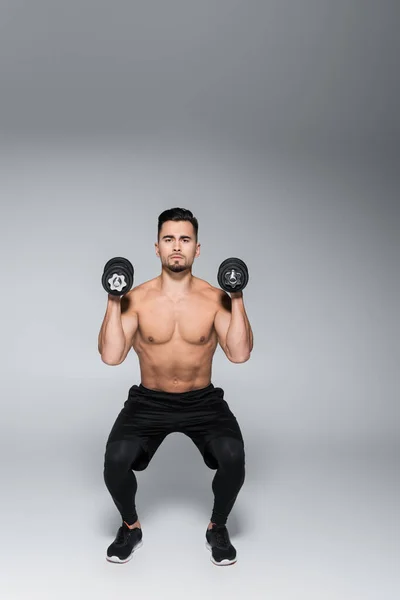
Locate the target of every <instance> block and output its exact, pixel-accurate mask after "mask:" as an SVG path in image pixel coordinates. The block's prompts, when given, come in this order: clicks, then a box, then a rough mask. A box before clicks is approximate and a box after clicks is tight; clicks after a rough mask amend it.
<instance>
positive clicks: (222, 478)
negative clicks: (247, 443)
mask: <svg viewBox="0 0 400 600" xmlns="http://www.w3.org/2000/svg"><path fill="white" fill-rule="evenodd" d="M207 450H208V452H209V453H210V454H211V455H212V456H213V457H214V459H215V460H216V462H217V463H218V468H217V472H216V474H215V476H214V479H213V481H212V490H213V492H214V507H213V511H212V514H211V521H212V522H213V523H217V525H225V524H226V521H227V518H228V515H229V513H230V512H231V510H232V507H233V505H234V503H235V500H236V497H237V495H238V493H239V490H240V488H241V487H242V485H243V482H244V479H245V460H244V451H243V444H242V443H241V442H240V441H239V440H237V439H235V438H230V437H220V438H215V439H213V440H211V441H210V442H208V444H207ZM142 452H143V448H142V444H141V441H140V439H139V438H136V439H129V440H121V441H117V442H112V443H110V444H109V445H108V446H107V451H106V454H105V461H104V481H105V483H106V486H107V489H108V491H109V492H110V494H111V496H112V499H113V500H114V503H115V505H116V507H117V508H118V510H119V512H120V514H121V517H122V519H123V520H124V521H126V523H128V524H129V525H132V524H133V523H135V522H136V521H137V520H138V515H137V512H136V505H135V496H136V492H137V487H138V486H137V479H136V476H135V474H134V473H133V470H132V469H134V468H135V461H138V460H139V462H140V456H141V453H142Z"/></svg>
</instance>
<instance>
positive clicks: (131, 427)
mask: <svg viewBox="0 0 400 600" xmlns="http://www.w3.org/2000/svg"><path fill="white" fill-rule="evenodd" d="M168 433H169V432H168V430H167V429H166V428H163V427H162V426H161V425H160V423H158V424H155V423H153V422H152V420H151V419H150V418H149V415H148V411H145V412H144V414H143V413H141V411H140V405H139V403H132V402H128V401H127V402H126V403H125V405H124V408H123V409H122V410H121V411H120V413H119V415H118V416H117V418H116V420H115V422H114V425H113V427H112V429H111V431H110V434H109V436H108V438H107V442H106V453H107V450H108V449H109V448H110V447H111V446H112V447H114V448H115V445H116V443H118V442H123V441H126V442H130V441H132V442H135V443H136V442H139V443H140V445H141V448H142V452H140V453H139V454H138V456H137V457H136V459H135V460H134V461H133V462H132V467H131V468H132V469H134V470H136V471H142V470H143V469H145V468H146V467H147V466H148V464H149V463H150V461H151V459H152V458H153V456H154V454H155V453H156V451H157V449H158V448H159V446H160V445H161V443H162V442H163V440H164V438H165V437H166V435H168Z"/></svg>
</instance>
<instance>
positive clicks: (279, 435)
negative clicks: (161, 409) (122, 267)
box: [0, 0, 400, 600]
mask: <svg viewBox="0 0 400 600" xmlns="http://www.w3.org/2000/svg"><path fill="white" fill-rule="evenodd" d="M0 6H1V8H0V10H1V13H0V86H1V98H0V136H1V137H0V154H1V157H0V198H1V220H0V244H1V254H2V257H3V294H2V297H1V315H2V323H1V330H2V334H3V335H2V339H3V344H2V345H1V348H0V359H1V365H2V377H1V391H2V394H1V397H2V419H1V425H0V427H1V438H0V444H1V450H2V452H1V457H2V460H1V470H2V483H3V485H2V489H3V493H2V497H1V500H0V508H1V514H0V527H1V532H2V540H3V543H2V549H1V554H2V558H3V561H4V560H6V561H7V564H9V566H8V567H7V568H5V569H4V572H3V574H2V575H1V576H0V584H1V586H2V588H3V589H4V590H5V592H6V597H7V598H10V599H14V598H32V597H38V598H39V597H40V598H47V597H49V598H50V597H54V594H55V593H56V595H57V597H59V598H64V597H65V598H67V597H71V595H74V596H75V597H78V598H84V597H87V596H90V597H98V598H103V597H104V598H107V597H110V594H112V595H113V596H114V595H115V593H116V591H120V592H121V593H127V592H128V591H129V590H130V591H132V590H133V589H135V590H136V591H138V590H139V591H140V593H141V594H144V596H143V597H146V598H147V597H148V598H158V597H160V595H165V594H167V595H168V594H169V595H170V596H171V597H175V598H178V597H182V598H183V597H184V594H187V591H188V589H189V587H188V586H191V588H190V589H192V594H193V595H192V597H197V596H196V594H198V597H203V595H204V594H205V593H207V594H211V595H212V593H215V596H217V595H218V594H221V593H230V594H233V595H236V596H237V597H241V596H242V595H244V594H246V595H250V596H251V597H252V598H257V599H258V598H264V597H266V595H267V594H269V595H271V597H274V598H275V599H276V600H280V599H281V598H284V599H286V598H296V600H297V599H299V598H302V597H303V594H304V597H307V598H308V599H309V600H310V599H312V598H314V597H315V598H316V597H320V594H321V590H322V589H323V595H324V598H326V599H330V598H332V599H333V598H334V599H335V600H336V598H341V599H343V598H345V599H346V600H347V599H350V598H351V599H353V598H357V597H361V596H362V597H363V599H369V598H374V599H375V598H383V597H385V598H392V597H394V595H395V593H396V591H395V590H396V589H397V590H398V587H399V582H398V580H397V579H396V575H395V564H396V561H398V558H399V547H398V532H399V530H398V528H399V513H398V510H397V509H396V503H398V500H399V498H398V475H397V473H398V470H397V467H398V465H397V460H396V456H397V453H398V451H399V448H398V439H399V438H398V434H399V409H398V397H399V376H398V370H397V369H398V364H399V339H400V330H399V329H400V328H399V310H398V307H399V300H400V297H399V296H400V294H399V278H398V264H399V259H400V252H399V226H400V208H399V174H398V172H399V140H400V132H399V116H398V106H399V105H400V98H399V78H398V60H399V49H400V48H399V46H400V43H399V37H398V33H397V32H398V27H399V24H400V23H399V20H400V19H399V16H400V9H399V6H398V3H397V2H394V1H392V2H391V1H389V0H384V1H382V2H380V3H377V2H374V3H373V2H369V1H367V0H365V1H364V2H362V1H356V0H347V1H346V2H344V1H342V0H338V1H336V2H333V1H322V0H319V1H318V2H317V1H316V0H297V1H292V2H288V1H282V0H281V1H280V2H278V1H265V2H261V1H260V2H256V1H247V2H238V1H234V0H232V1H230V2H228V0H220V1H217V2H216V1H214V2H211V1H208V0H203V1H202V2H189V1H186V2H183V1H182V2H177V1H170V2H155V1H148V2H146V4H144V3H139V2H113V3H112V4H111V3H106V2H96V3H94V2H88V1H81V2H79V3H78V2H72V1H71V2H70V3H69V4H68V5H65V4H62V3H58V2H51V3H50V2H39V1H37V2H27V1H18V0H13V1H12V2H4V1H3V2H1V5H0ZM173 206H183V207H186V208H189V209H190V210H192V211H193V213H194V214H195V215H196V216H197V218H198V219H199V224H200V228H199V241H200V242H201V243H202V250H201V256H200V257H199V258H198V259H197V260H196V262H195V265H194V270H193V272H194V274H195V275H197V276H198V277H202V278H204V279H206V280H208V281H209V282H210V283H212V284H213V285H217V279H216V274H217V269H218V266H219V264H220V263H221V262H222V260H224V259H225V258H227V257H229V256H239V257H240V258H242V259H243V260H245V261H246V263H247V264H248V266H249V270H250V282H249V285H248V287H247V288H246V290H245V293H244V300H245V305H246V309H247V312H248V316H249V318H250V321H251V324H252V327H253V331H254V338H255V344H254V350H253V353H252V357H251V360H250V361H248V362H247V363H245V364H242V365H235V364H232V363H229V362H228V361H227V359H226V357H225V356H224V354H223V353H222V351H221V350H220V349H218V351H217V353H216V356H215V361H214V368H213V382H214V384H215V385H219V386H221V387H223V388H224V390H225V398H226V400H227V401H228V403H229V404H230V406H231V409H232V410H233V412H234V413H235V415H236V416H237V418H238V421H239V423H240V426H241V428H242V431H243V435H244V437H245V441H246V456H247V479H246V482H245V485H244V487H243V489H242V491H241V493H240V496H239V498H238V501H237V504H236V505H235V508H234V510H233V513H232V515H231V517H230V519H229V521H228V526H229V531H230V533H231V537H232V539H233V542H234V544H235V546H236V547H237V549H238V556H239V561H238V563H237V565H235V566H234V567H231V568H230V569H226V570H225V569H222V570H218V569H217V568H216V567H214V566H213V565H211V563H210V562H209V560H208V556H207V554H206V553H205V550H204V548H203V537H204V531H205V528H206V525H207V523H208V519H209V516H210V510H211V505H212V496H211V480H212V476H213V472H211V471H209V470H208V469H207V468H206V467H205V465H204V464H203V463H202V460H201V457H200V455H199V454H198V451H197V450H196V448H195V447H194V446H193V445H192V444H191V442H190V440H188V439H187V438H185V437H184V436H181V435H180V434H174V435H172V436H169V437H168V438H167V439H166V440H165V442H164V444H163V445H162V447H161V448H160V450H159V451H158V452H157V454H156V456H155V457H154V459H153V462H152V463H151V466H150V467H149V469H148V470H146V471H145V472H143V473H139V474H137V476H138V481H139V491H138V509H139V516H140V519H141V522H142V526H143V533H144V540H145V546H144V548H143V550H141V551H140V552H138V555H137V556H136V555H135V556H134V559H133V561H132V562H131V563H129V566H128V565H125V566H124V567H122V568H120V567H116V566H115V565H110V564H108V563H106V562H105V560H104V553H105V549H106V547H107V545H108V544H109V543H110V542H111V541H112V539H113V537H114V535H115V532H116V528H117V527H118V525H119V519H118V514H116V509H115V507H114V505H113V503H112V501H111V498H110V497H109V496H108V492H107V490H106V488H105V486H104V484H103V481H102V460H103V452H104V444H105V440H106V437H107V435H108V433H109V430H110V429H111V426H112V424H113V422H114V420H115V418H116V415H117V413H118V412H119V410H120V408H121V406H122V404H123V402H124V400H125V398H126V394H127V390H128V388H129V387H130V385H132V384H133V383H138V382H139V381H140V374H139V370H138V365H137V359H136V356H135V355H134V354H133V353H131V354H130V355H129V356H128V358H127V359H126V361H125V362H124V363H123V364H122V365H120V366H119V367H108V366H106V365H105V364H104V363H102V362H101V359H100V357H99V355H98V353H97V334H98V331H99V328H100V325H101V321H102V319H103V316H104V311H105V307H106V295H105V292H104V291H103V290H102V288H101V284H100V279H101V274H102V268H103V265H104V263H105V262H106V261H107V260H108V259H109V258H110V257H112V256H116V255H122V256H126V257H128V258H129V259H130V260H131V261H132V262H133V264H134V265H135V271H136V283H141V282H143V281H145V280H148V279H150V278H152V277H154V276H156V275H157V274H158V273H159V271H160V263H159V259H157V257H156V256H155V253H154V242H155V241H156V225H157V217H158V215H159V213H160V212H162V211H163V210H164V209H166V208H171V207H173ZM160 556H162V560H159V558H160ZM3 565H4V562H3ZM220 571H222V572H223V573H222V574H221V572H220ZM151 572H153V577H151ZM154 575H155V576H154ZM60 580H62V581H63V584H62V589H60ZM166 580H167V581H168V588H167V591H166V587H165V582H166ZM177 581H179V582H181V583H182V584H183V590H181V592H180V591H179V589H178V588H177V584H176V583H174V582H177ZM194 581H195V582H196V584H195V586H194V588H193V585H194V584H193V582H194ZM132 586H133V587H132ZM55 590H57V591H56V592H55ZM210 590H211V591H210ZM250 590H251V592H250ZM179 593H182V594H183V595H182V596H179ZM146 594H147V595H146Z"/></svg>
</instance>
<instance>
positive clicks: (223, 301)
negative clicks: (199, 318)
mask: <svg viewBox="0 0 400 600" xmlns="http://www.w3.org/2000/svg"><path fill="white" fill-rule="evenodd" d="M196 279H197V280H198V282H199V283H198V285H199V292H201V293H202V294H204V295H205V296H207V297H208V298H209V299H210V300H211V301H212V302H213V303H214V304H215V309H216V310H217V311H219V310H228V311H230V310H231V297H230V296H229V294H227V293H226V292H225V291H224V290H222V289H221V288H219V287H215V286H213V285H211V284H210V283H208V281H205V280H204V279H198V278H196Z"/></svg>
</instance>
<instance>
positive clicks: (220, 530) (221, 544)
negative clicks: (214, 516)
mask: <svg viewBox="0 0 400 600" xmlns="http://www.w3.org/2000/svg"><path fill="white" fill-rule="evenodd" d="M206 540H207V541H206V548H208V550H211V562H213V563H214V565H232V564H233V563H235V562H236V550H235V548H234V547H233V546H232V544H231V541H230V539H229V533H228V530H227V528H226V526H225V525H213V526H212V529H207V531H206Z"/></svg>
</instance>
